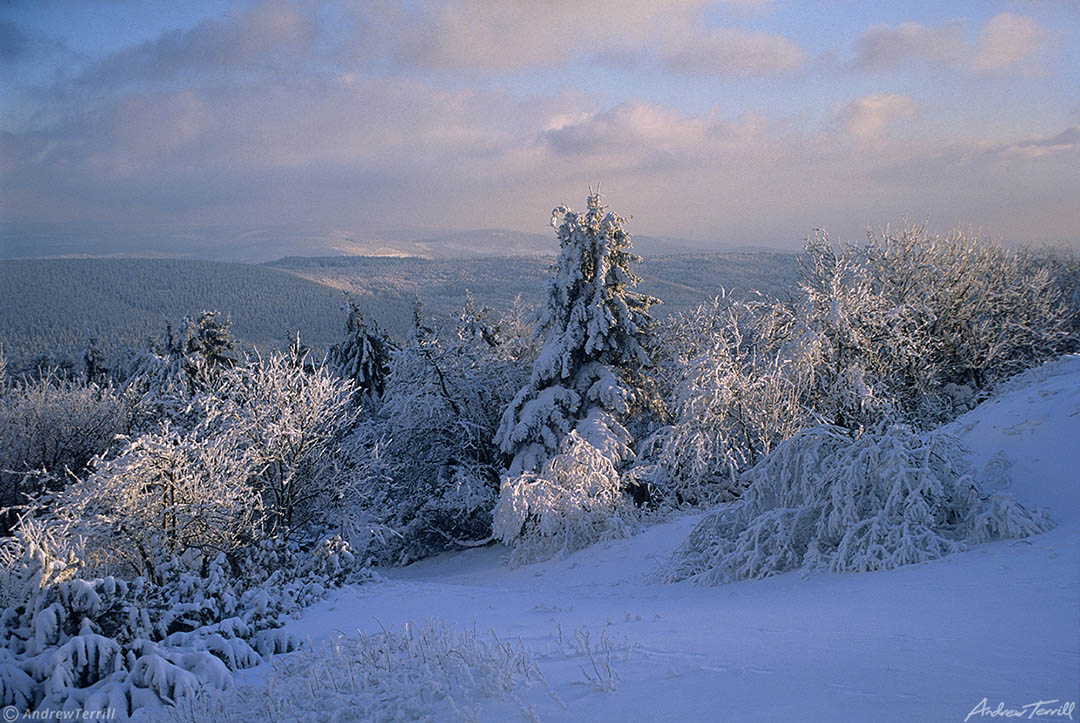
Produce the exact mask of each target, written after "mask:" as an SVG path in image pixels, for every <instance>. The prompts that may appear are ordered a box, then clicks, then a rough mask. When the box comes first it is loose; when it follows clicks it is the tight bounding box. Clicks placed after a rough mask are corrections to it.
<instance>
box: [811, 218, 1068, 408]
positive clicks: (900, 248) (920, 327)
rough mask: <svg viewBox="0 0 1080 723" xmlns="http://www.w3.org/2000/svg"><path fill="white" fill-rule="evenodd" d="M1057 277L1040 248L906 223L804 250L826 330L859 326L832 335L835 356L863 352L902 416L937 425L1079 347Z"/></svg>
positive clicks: (875, 383)
mask: <svg viewBox="0 0 1080 723" xmlns="http://www.w3.org/2000/svg"><path fill="white" fill-rule="evenodd" d="M1059 266H1060V265H1059ZM1057 273H1058V272H1057V271H1056V270H1055V265H1054V264H1053V261H1052V257H1050V256H1046V255H1045V254H1043V253H1041V252H1037V251H1033V250H1027V249H1025V250H1020V251H1014V250H1010V249H1005V248H1003V247H1001V246H998V245H996V244H992V243H986V242H982V241H980V240H979V239H977V238H975V237H973V236H970V235H969V234H965V233H962V232H959V231H957V232H954V233H952V234H950V235H948V236H945V237H940V236H932V235H930V234H928V233H927V232H926V229H925V227H920V226H905V227H904V228H903V229H901V230H900V231H898V232H897V231H893V230H891V229H886V230H884V231H883V232H882V233H880V234H878V235H874V234H871V235H870V237H869V240H868V242H867V243H866V244H863V245H849V246H843V247H840V248H833V247H832V246H831V245H830V244H829V243H828V238H827V237H826V236H824V235H823V234H822V235H820V236H819V237H818V238H817V239H815V240H814V241H812V242H811V243H810V244H808V246H807V251H806V254H804V257H803V281H802V284H801V291H802V294H803V297H804V299H805V302H806V303H808V304H811V305H812V309H813V311H812V313H810V314H808V317H809V318H811V319H816V320H818V322H817V323H816V326H817V327H818V328H822V329H824V328H826V327H827V324H823V323H822V322H823V321H828V322H829V323H832V320H833V319H842V320H844V323H845V325H846V326H847V327H849V328H850V329H851V333H850V334H849V335H848V336H847V337H841V336H839V335H833V336H832V337H831V338H832V339H833V340H834V342H833V349H832V355H833V356H832V358H834V359H837V360H838V361H841V362H842V361H843V359H844V358H845V356H846V357H848V358H855V359H857V360H858V362H859V367H860V368H861V370H863V371H864V372H865V376H866V379H867V382H868V384H870V385H871V386H872V387H874V389H875V390H877V391H878V392H879V393H884V394H887V395H888V397H889V399H890V402H891V403H892V404H893V405H894V406H895V407H896V408H897V411H898V412H900V413H902V414H903V415H904V416H905V417H907V418H908V419H910V420H912V421H914V422H916V423H920V424H927V425H933V424H937V423H940V422H942V421H945V420H948V419H950V418H952V417H954V416H956V415H957V414H959V413H961V412H963V411H966V410H967V409H968V408H970V406H971V405H972V404H974V403H975V402H976V401H978V399H979V398H980V396H981V395H984V394H985V392H986V390H988V389H989V388H990V387H992V386H993V385H994V384H995V383H997V382H999V381H1001V380H1002V379H1005V378H1006V377H1009V376H1012V375H1013V374H1016V373H1018V372H1020V371H1023V370H1024V369H1027V368H1029V367H1031V366H1034V365H1037V364H1040V363H1042V362H1044V361H1046V360H1048V359H1051V358H1053V357H1054V356H1057V355H1059V354H1061V353H1063V352H1065V351H1068V350H1069V349H1071V348H1074V347H1075V344H1076V336H1075V328H1073V326H1072V321H1073V314H1074V313H1075V312H1074V310H1071V309H1070V304H1069V301H1068V299H1067V296H1066V295H1067V289H1065V288H1063V285H1062V284H1061V283H1060V281H1059V278H1060V277H1058V276H1057ZM834 326H836V325H835V324H834ZM829 421H837V420H829ZM841 421H842V420H841ZM844 426H849V427H850V426H851V425H849V424H844Z"/></svg>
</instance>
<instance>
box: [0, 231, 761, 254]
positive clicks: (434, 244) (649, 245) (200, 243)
mask: <svg viewBox="0 0 1080 723" xmlns="http://www.w3.org/2000/svg"><path fill="white" fill-rule="evenodd" d="M634 250H635V251H636V252H637V253H639V254H641V255H643V256H661V255H670V254H699V253H715V252H717V249H715V248H714V249H712V250H711V251H710V250H707V249H706V248H705V245H704V244H701V243H697V242H694V241H687V240H684V239H677V238H668V237H656V236H634ZM745 250H753V249H728V251H732V252H733V251H745ZM763 250H764V249H763ZM557 251H558V245H557V242H556V239H555V233H554V232H553V231H547V232H545V233H528V232H524V231H509V230H506V229H473V230H468V231H454V232H448V231H445V232H444V231H431V230H426V231H425V230H414V231H409V230H399V231H396V232H395V233H393V234H388V235H381V236H380V235H365V234H362V233H359V232H354V231H350V230H348V229H339V228H328V229H310V228H299V227H298V228H291V227H269V228H263V229H249V230H245V231H242V232H238V231H231V230H228V229H192V230H184V231H177V232H175V233H172V234H168V235H165V236H148V235H145V234H139V233H134V232H117V231H112V230H109V231H103V232H98V233H95V232H93V231H88V230H80V232H78V233H69V234H60V233H56V232H50V233H43V232H41V231H40V230H36V229H33V228H26V227H20V226H14V225H9V226H6V227H2V228H0V259H2V258H7V259H29V258H60V257H69V258H70V257H83V258H85V257H93V258H106V257H111V258H184V259H207V260H212V261H237V262H243V263H265V262H268V261H274V260H276V259H281V258H285V257H289V256H303V257H324V256H394V257H400V256H416V257H420V258H428V259H462V258H478V257H536V256H543V255H549V254H555V253H556V252H557Z"/></svg>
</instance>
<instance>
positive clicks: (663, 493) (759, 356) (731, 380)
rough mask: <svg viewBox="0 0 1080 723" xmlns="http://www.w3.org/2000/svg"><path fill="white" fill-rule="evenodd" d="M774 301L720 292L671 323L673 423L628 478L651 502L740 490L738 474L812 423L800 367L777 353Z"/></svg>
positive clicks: (646, 448)
mask: <svg viewBox="0 0 1080 723" xmlns="http://www.w3.org/2000/svg"><path fill="white" fill-rule="evenodd" d="M789 319H790V314H788V313H786V310H785V309H784V307H783V306H782V305H781V304H779V303H778V302H775V301H772V300H767V299H757V300H752V301H739V300H735V299H732V298H730V297H728V296H725V295H722V296H718V297H715V298H713V299H711V300H710V301H708V302H706V303H705V304H702V305H701V306H699V307H698V308H697V309H695V310H693V311H691V312H688V313H683V314H677V315H673V316H672V317H670V318H669V319H668V320H666V322H665V323H664V325H663V328H662V331H661V335H662V336H661V338H662V339H663V340H664V341H665V342H666V343H665V344H664V345H663V347H662V348H664V349H665V351H666V353H667V354H669V355H670V357H669V358H668V359H665V360H664V364H663V365H662V368H664V369H665V370H666V375H667V377H668V378H667V380H666V383H667V385H668V386H669V389H670V391H669V394H668V397H669V401H668V407H669V409H670V410H671V413H672V415H673V419H672V423H671V424H669V425H666V426H663V427H661V428H660V429H659V430H658V431H657V432H656V433H655V434H653V435H652V436H651V437H650V438H649V439H647V440H646V441H645V442H644V443H643V445H642V447H643V449H642V456H643V457H645V458H646V460H647V462H646V463H645V464H643V465H639V466H638V467H637V468H636V469H635V470H634V473H635V474H636V475H638V476H639V477H640V478H641V479H642V480H644V481H646V482H647V483H648V484H649V485H650V487H651V488H652V492H653V495H652V496H653V498H654V500H653V501H654V502H655V501H660V502H665V503H668V504H672V503H674V504H683V503H690V504H698V505H700V504H703V503H709V502H716V501H721V500H726V499H729V498H730V497H732V496H735V495H737V494H738V493H739V491H740V490H741V481H740V477H739V475H740V473H741V472H742V471H743V470H745V469H747V468H748V467H750V466H752V465H753V464H755V463H756V462H757V461H758V460H759V459H761V458H762V457H763V456H765V455H767V454H768V453H769V452H770V451H771V450H772V449H773V447H775V446H776V445H777V444H778V443H780V442H781V441H783V440H784V439H787V438H788V437H790V436H792V435H793V434H795V433H796V432H797V431H798V430H799V429H801V428H802V427H803V426H805V425H806V424H807V423H808V422H809V423H812V421H813V420H814V419H815V418H814V416H813V415H812V413H811V412H810V411H809V410H808V409H807V408H806V405H805V404H804V402H803V397H804V393H805V389H806V386H807V385H808V383H809V381H808V378H807V376H808V375H807V374H806V373H805V371H804V370H805V367H804V366H803V364H802V362H803V361H804V360H803V359H801V358H800V357H798V356H795V355H794V354H787V353H785V354H781V353H777V351H778V350H777V349H776V348H775V346H776V343H775V342H776V338H777V337H778V336H779V335H778V334H776V329H777V328H782V326H783V324H785V323H787V322H788V321H789Z"/></svg>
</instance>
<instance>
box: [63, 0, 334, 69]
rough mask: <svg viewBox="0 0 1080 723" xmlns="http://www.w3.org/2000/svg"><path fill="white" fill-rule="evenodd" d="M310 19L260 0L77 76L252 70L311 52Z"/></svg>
mask: <svg viewBox="0 0 1080 723" xmlns="http://www.w3.org/2000/svg"><path fill="white" fill-rule="evenodd" d="M314 37H315V27H314V25H313V22H312V20H311V19H310V18H309V17H307V16H306V15H304V14H303V13H302V12H300V10H299V9H298V8H297V6H295V5H294V4H292V3H290V2H287V1H286V0H260V1H259V2H257V3H255V4H254V5H252V6H250V7H249V8H247V9H246V10H245V11H244V12H243V13H241V14H239V15H236V16H230V17H228V18H225V19H224V20H206V21H203V22H201V23H199V24H198V25H196V26H195V27H193V28H190V29H188V30H174V31H170V32H167V33H165V34H163V35H161V36H160V37H158V38H156V39H154V40H152V41H149V42H145V43H141V44H139V45H136V46H134V47H132V48H129V49H127V50H123V51H121V52H118V53H114V54H112V55H109V56H106V57H105V58H103V59H101V60H99V61H97V62H96V63H94V64H92V65H90V66H89V67H88V68H87V69H86V70H85V71H84V72H83V73H82V75H81V76H80V78H79V80H80V82H81V83H82V84H83V85H84V86H89V87H101V86H109V85H117V84H127V83H130V82H132V81H147V80H168V79H171V78H175V77H177V76H181V75H183V74H185V73H191V72H204V71H213V72H221V71H227V70H229V69H231V68H251V67H255V66H257V65H258V64H261V63H265V62H266V61H267V60H269V59H272V58H273V57H274V56H275V55H280V54H283V53H286V54H295V53H297V52H300V51H303V50H306V49H308V48H310V47H311V45H312V43H313V41H314Z"/></svg>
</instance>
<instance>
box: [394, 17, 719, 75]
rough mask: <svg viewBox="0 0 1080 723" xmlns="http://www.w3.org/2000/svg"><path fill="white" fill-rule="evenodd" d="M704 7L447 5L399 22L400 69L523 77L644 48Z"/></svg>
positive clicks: (396, 30)
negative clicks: (519, 73)
mask: <svg viewBox="0 0 1080 723" xmlns="http://www.w3.org/2000/svg"><path fill="white" fill-rule="evenodd" d="M704 5H705V0H673V1H672V2H668V3H655V2H649V1H648V0H623V1H620V0H598V1H597V2H589V3H581V2H578V0H548V1H547V2H526V3H516V2H504V1H503V0H444V2H441V3H438V4H435V5H434V6H433V7H424V6H421V8H420V10H419V12H418V13H416V14H414V15H405V16H401V15H399V16H398V18H397V21H396V24H395V28H394V30H393V34H394V35H397V36H399V37H400V38H401V40H400V42H399V43H398V44H397V46H396V49H395V51H394V54H395V57H396V58H397V59H398V60H399V62H401V63H403V64H406V65H416V66H420V67H423V68H428V69H472V70H486V71H507V70H520V69H523V68H529V67H535V66H554V65H566V64H569V63H571V62H574V61H575V60H576V59H577V58H578V57H579V56H581V55H582V54H588V55H592V54H595V53H602V52H605V51H608V52H610V51H633V50H635V49H640V48H641V47H642V46H643V44H645V43H646V41H647V40H648V38H649V37H650V36H651V35H652V34H653V33H654V32H655V30H656V29H657V28H658V27H669V26H671V25H674V24H679V23H682V22H686V18H687V17H689V16H691V15H693V14H695V13H697V12H699V11H700V10H701V9H702V7H703V6H704Z"/></svg>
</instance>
